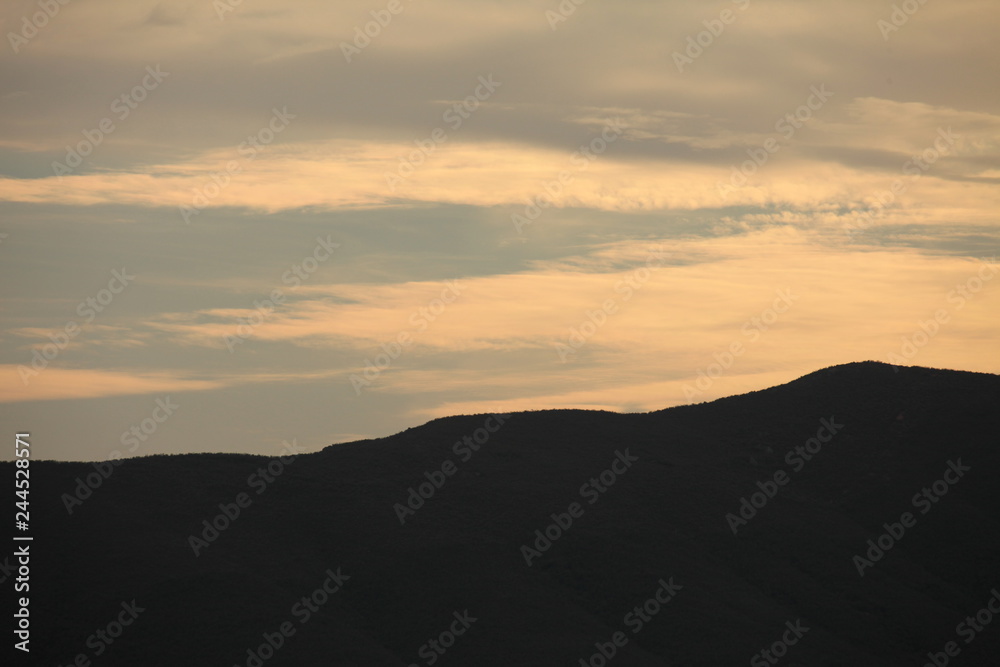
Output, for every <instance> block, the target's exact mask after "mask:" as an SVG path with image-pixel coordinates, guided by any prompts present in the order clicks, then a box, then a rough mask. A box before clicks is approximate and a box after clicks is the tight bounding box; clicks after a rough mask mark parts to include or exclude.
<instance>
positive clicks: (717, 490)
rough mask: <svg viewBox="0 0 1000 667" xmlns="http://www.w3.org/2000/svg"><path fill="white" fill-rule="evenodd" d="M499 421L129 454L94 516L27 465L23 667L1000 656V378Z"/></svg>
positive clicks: (859, 375)
mask: <svg viewBox="0 0 1000 667" xmlns="http://www.w3.org/2000/svg"><path fill="white" fill-rule="evenodd" d="M498 425H499V422H498V421H497V420H496V419H495V418H494V419H489V420H488V416H487V415H478V416H462V417H451V418H447V419H438V420H435V421H432V422H430V423H428V424H425V425H423V426H420V427H418V428H413V429H409V430H407V431H405V432H403V433H399V434H397V435H394V436H392V437H389V438H382V439H379V440H371V441H364V442H356V443H351V444H345V445H337V446H332V447H328V448H327V449H325V450H323V451H322V452H318V453H315V454H308V455H305V454H303V455H299V456H297V457H295V458H294V459H286V462H285V463H279V462H278V461H277V460H270V459H266V458H261V457H252V456H235V455H187V456H174V457H164V456H153V457H148V458H141V459H133V460H128V461H125V462H124V463H122V464H121V465H119V466H118V467H116V468H114V469H113V472H112V473H111V475H110V476H109V477H108V478H107V479H106V480H103V481H102V482H101V485H100V487H99V488H97V489H96V490H94V491H93V492H92V495H90V497H88V498H86V499H85V500H84V501H83V502H82V503H79V504H78V503H74V504H73V505H72V510H73V511H72V514H69V513H68V511H67V507H66V503H67V498H69V497H70V496H69V495H65V496H64V494H73V493H74V489H75V488H76V487H77V486H78V481H77V480H78V479H79V480H84V481H85V480H86V478H87V476H88V475H92V474H94V473H95V466H94V464H89V463H51V462H34V463H33V464H32V467H31V481H32V492H31V501H32V517H33V520H34V522H33V526H32V533H33V535H34V538H35V539H34V542H33V543H32V547H31V553H32V558H31V591H30V597H31V604H30V613H31V622H32V625H31V628H32V634H31V644H30V646H31V649H32V653H31V656H30V658H28V659H25V656H23V655H15V658H16V660H15V661H11V662H7V663H5V664H37V665H70V664H80V665H86V664H93V665H131V666H135V667H141V666H146V665H171V666H182V665H218V666H220V667H230V666H231V665H244V666H249V667H254V666H260V665H267V666H268V667H270V666H271V665H308V666H311V665H366V666H367V665H386V666H388V665H393V666H396V667H404V666H407V665H432V664H437V665H442V666H444V667H447V666H450V665H462V666H473V667H475V666H480V665H498V666H509V665H545V666H567V667H568V666H576V665H581V664H583V665H593V666H600V665H605V664H607V665H622V666H628V665H748V664H749V665H771V664H779V665H788V666H791V665H809V666H820V665H851V666H857V665H914V666H920V665H924V664H932V665H935V664H936V665H944V664H950V665H958V666H970V667H971V666H973V665H976V666H980V665H995V664H1000V662H998V660H1000V658H998V656H1000V614H994V613H993V612H992V611H990V610H989V606H988V605H990V604H992V606H993V609H994V610H996V611H1000V593H997V594H996V599H993V598H994V591H995V590H997V591H1000V493H998V488H1000V485H998V479H997V473H998V472H1000V453H998V452H1000V449H998V430H1000V377H998V376H994V375H986V374H975V373H964V372H955V371H944V370H933V369H926V368H904V369H900V370H899V371H898V372H896V371H894V369H893V367H891V366H888V365H885V364H878V363H874V362H866V363H858V364H849V365H845V366H838V367H834V368H829V369H825V370H822V371H819V372H816V373H812V374H810V375H807V376H805V377H803V378H800V379H799V380H796V381H794V382H791V383H789V384H787V385H783V386H780V387H775V388H772V389H768V390H765V391H760V392H755V393H751V394H747V395H743V396H737V397H733V398H727V399H723V400H719V401H715V402H713V403H708V404H701V405H694V406H687V407H678V408H671V409H668V410H663V411H660V412H654V413H649V414H615V413H609V412H589V411H542V412H530V413H518V414H514V415H510V416H509V417H508V418H507V419H506V421H504V423H503V424H502V425H499V428H497V426H498ZM487 427H489V428H492V429H494V430H495V432H493V433H490V432H488V431H487V430H486V428H487ZM477 429H481V430H479V431H477ZM466 436H469V440H468V441H463V438H465V437H466ZM477 437H478V439H479V440H480V442H481V443H482V444H480V445H476V438H477ZM810 439H813V440H810ZM457 442H461V443H462V444H459V445H456V443H457ZM467 442H468V443H471V444H467ZM474 445H476V446H478V447H479V449H478V451H476V450H475V449H474V447H473V446H474ZM269 464H270V465H271V472H267V467H268V465H269ZM2 468H3V471H2V474H3V476H4V479H11V478H12V477H13V472H12V469H11V464H10V463H4V464H2ZM260 469H263V472H262V473H259V472H257V471H258V470H260ZM442 470H443V472H442ZM604 471H609V472H604ZM449 473H450V474H449ZM92 480H96V478H92ZM268 480H270V481H268ZM422 483H426V484H424V486H423V487H422V488H421V484H422ZM411 489H414V491H413V492H412V493H411ZM421 491H422V492H423V493H424V495H426V496H430V497H429V498H428V499H426V500H425V499H423V498H421V497H420V496H419V493H420V492H421ZM241 494H245V495H241ZM755 494H756V495H755ZM80 495H86V494H85V493H81V494H80ZM408 497H409V503H410V504H411V505H410V507H407V502H408ZM743 499H746V501H745V502H743ZM421 502H422V504H421ZM241 504H242V505H243V506H242V507H241V506H240V505H241ZM220 505H221V508H220ZM397 505H398V506H397ZM404 508H406V509H405V511H404ZM412 508H415V509H412ZM237 509H238V510H239V515H238V516H236V510H237ZM227 513H228V514H229V515H230V516H232V517H235V518H230V517H227V516H226V514H227ZM741 513H742V516H741ZM553 515H555V517H553ZM727 515H730V516H728V517H727ZM401 516H402V519H403V521H401V519H400V517H401ZM203 521H207V522H208V527H206V523H203ZM404 521H405V522H404ZM213 522H214V523H215V524H216V525H215V527H212V526H211V524H212V523H213ZM560 524H561V525H560ZM536 530H537V531H539V532H537V533H536ZM734 531H735V532H734ZM192 536H194V537H195V538H197V540H202V541H201V542H199V541H197V540H195V539H192ZM869 540H872V542H871V543H869ZM5 549H6V547H5ZM196 551H197V555H195V552H196ZM2 555H4V556H6V555H7V554H2ZM11 560H13V559H11ZM528 561H530V565H529V564H528ZM8 566H9V561H8ZM4 575H5V576H7V580H6V581H5V582H4V583H3V586H4V587H5V588H4V592H5V598H8V599H9V597H11V595H12V591H11V588H9V587H10V586H11V585H12V583H13V577H14V576H16V575H15V574H8V573H6V572H5V573H4ZM862 575H863V576H862ZM324 589H325V590H324ZM8 608H9V607H8ZM984 610H985V611H984ZM11 613H12V612H11ZM977 615H978V618H977ZM6 618H7V619H8V621H7V623H10V622H11V621H10V619H11V616H10V615H6ZM119 623H121V625H119ZM977 628H978V629H977ZM4 633H5V635H6V636H7V637H8V638H10V637H11V634H10V626H9V625H8V626H7V627H5V628H4ZM8 641H11V643H12V640H10V639H8ZM949 642H951V644H949ZM6 648H8V647H5V649H6ZM764 651H766V653H764ZM949 651H950V653H951V655H949ZM11 653H14V652H13V651H11ZM602 653H603V654H604V655H602ZM928 653H930V654H931V656H932V657H929V656H928ZM81 655H82V657H78V656H81ZM605 656H607V657H605ZM932 658H933V659H932ZM74 661H77V662H75V663H74Z"/></svg>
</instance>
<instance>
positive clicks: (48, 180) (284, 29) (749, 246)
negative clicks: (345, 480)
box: [0, 0, 1000, 461]
mask: <svg viewBox="0 0 1000 667" xmlns="http://www.w3.org/2000/svg"><path fill="white" fill-rule="evenodd" d="M998 24H1000V5H998V4H997V3H996V2H995V0H950V1H949V2H944V1H943V0H927V1H926V2H923V3H920V2H918V1H917V0H908V1H907V2H896V3H893V2H887V1H874V2H873V1H871V0H864V1H862V0H846V1H843V2H802V1H801V0H794V1H793V0H739V1H733V2H714V3H709V2H680V1H672V0H656V1H652V0H651V1H648V2H646V1H642V0H623V1H620V2H614V3H611V2H599V1H598V0H583V1H579V3H578V4H577V2H571V1H570V0H563V1H562V2H558V1H556V0H520V1H509V0H508V1H505V2H491V1H486V0H461V1H459V0H385V1H383V0H359V1H355V0H341V1H339V2H336V3H330V2H319V1H311V0H282V1H281V2H277V0H273V1H265V0H242V1H240V0H214V1H213V0H162V1H155V0H133V1H131V2H128V3H122V2H117V1H114V0H88V1H86V2H84V1H82V0H75V1H68V2H65V4H62V2H60V1H59V0H51V1H50V2H46V1H45V0H41V1H37V2H22V1H8V2H4V3H3V4H2V7H0V25H2V33H3V35H4V41H5V43H4V44H2V45H0V213H2V214H0V285H2V291H0V378H2V379H0V423H2V424H3V426H4V431H5V432H6V433H7V434H8V435H11V434H13V433H15V432H30V433H31V434H32V439H33V440H32V444H33V448H34V456H35V457H36V458H46V459H59V460H92V461H98V460H105V459H107V458H117V457H128V456H143V455H150V454H159V453H184V452H248V453H254V454H266V455H274V454H277V453H279V452H280V451H281V450H282V447H283V446H287V443H293V442H294V443H295V444H296V445H297V446H298V447H300V448H302V449H303V450H304V451H317V450H319V449H321V448H323V447H325V446H327V445H330V444H333V443H338V442H347V441H353V440H359V439H364V438H375V437H383V436H387V435H391V434H392V433H395V432H398V431H400V430H403V429H405V428H409V427H412V426H417V425H419V424H422V423H424V422H426V421H428V420H430V419H434V418H438V417H444V416H448V415H453V414H477V413H486V412H509V411H518V410H538V409H551V408H584V409H602V410H614V411H621V412H640V411H649V410H658V409H662V408H666V407H670V406H675V405H684V404H689V403H697V402H701V401H710V400H714V399H716V398H719V397H722V396H728V395H733V394H739V393H745V392H747V391H753V390H758V389H763V388H766V387H769V386H773V385H775V384H780V383H784V382H788V381H791V380H793V379H795V378H796V377H799V376H801V375H804V374H806V373H810V372H813V371H815V370H818V369H820V368H824V367H827V366H831V365H834V364H840V363H846V362H850V361H862V360H869V359H874V360H879V361H885V362H889V363H894V364H897V365H921V366H932V367H942V368H954V369H963V370H970V371H980V372H990V373H998V372H1000V354H998V351H1000V350H998V337H997V332H998V331H997V330H998V324H1000V279H996V280H995V279H994V278H996V277H997V275H998V274H1000V265H998V264H997V255H998V250H1000V237H998V212H1000V188H998V187H997V186H998V185H1000V87H998V86H997V85H996V84H997V81H1000V45H998V43H997V41H996V38H995V33H996V26H997V25H998ZM0 456H3V457H4V458H11V457H12V454H10V453H9V452H3V453H2V454H0Z"/></svg>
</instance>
